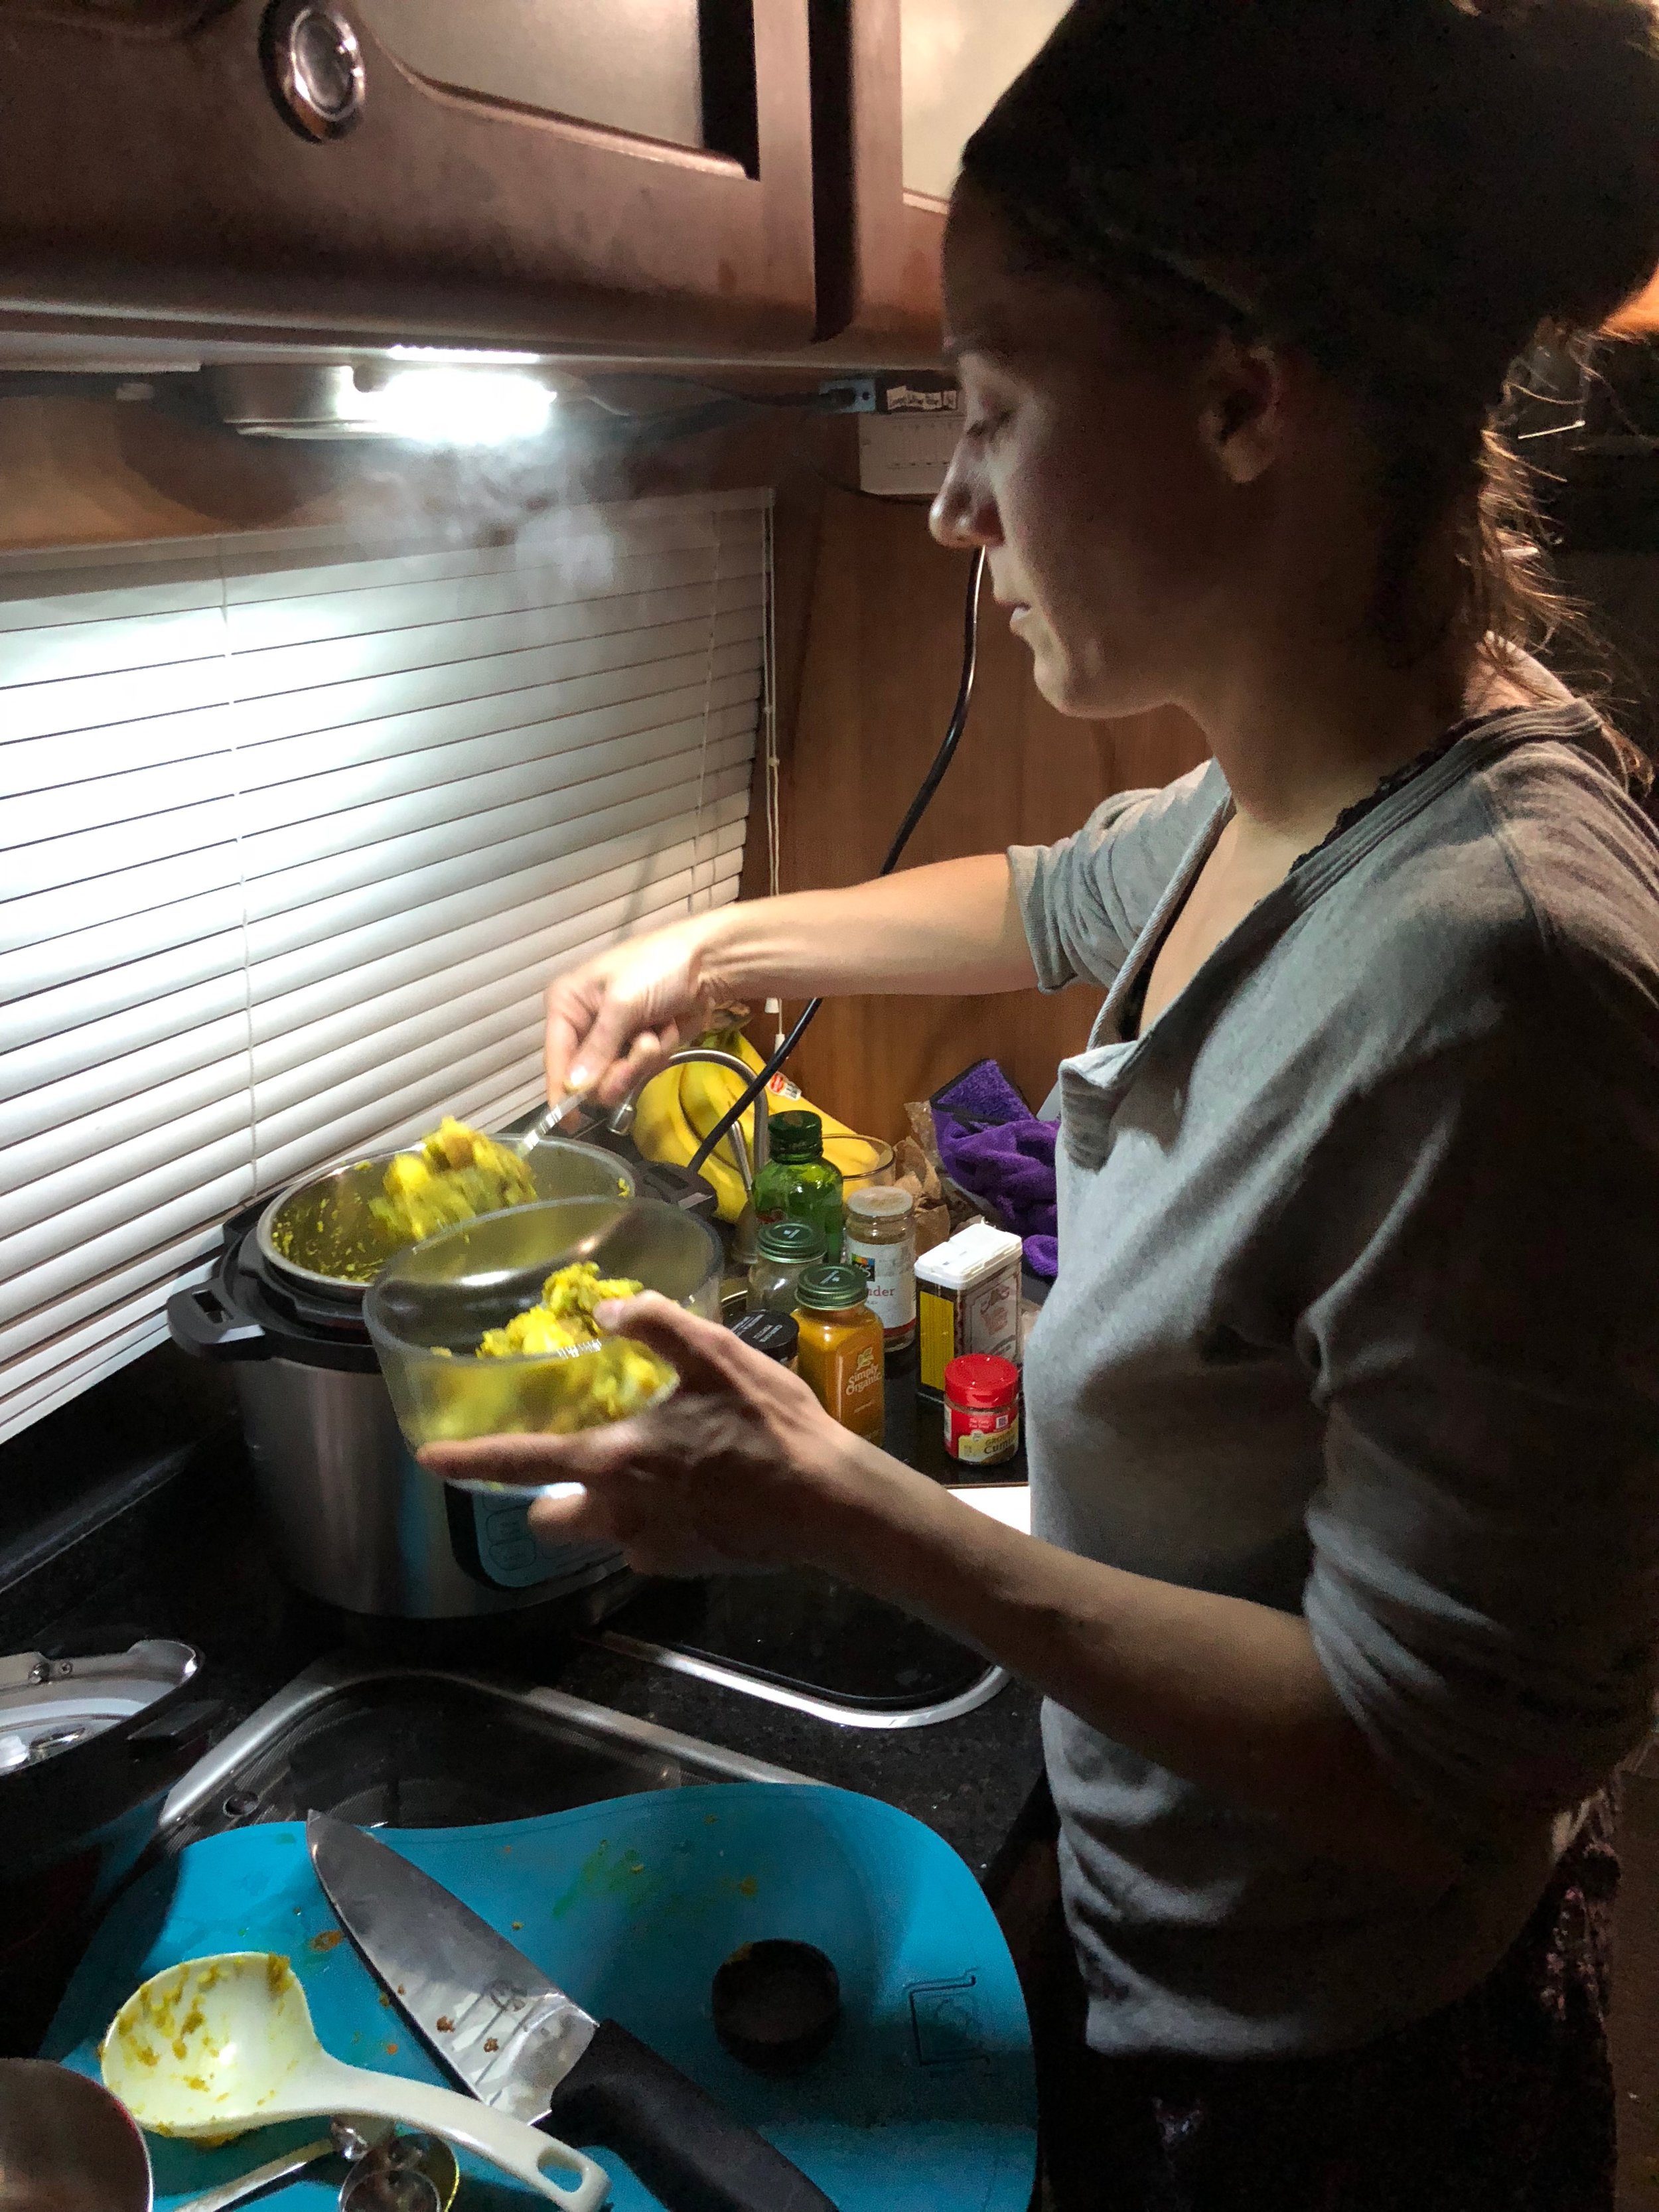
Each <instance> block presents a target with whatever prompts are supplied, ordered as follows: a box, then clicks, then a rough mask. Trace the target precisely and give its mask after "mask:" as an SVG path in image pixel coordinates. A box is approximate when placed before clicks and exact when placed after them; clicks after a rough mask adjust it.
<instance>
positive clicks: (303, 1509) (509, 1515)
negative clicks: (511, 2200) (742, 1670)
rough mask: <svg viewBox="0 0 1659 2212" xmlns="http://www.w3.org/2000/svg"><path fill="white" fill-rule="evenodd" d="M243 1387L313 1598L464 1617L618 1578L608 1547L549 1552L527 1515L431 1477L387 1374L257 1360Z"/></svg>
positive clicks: (249, 1424) (286, 1534)
mask: <svg viewBox="0 0 1659 2212" xmlns="http://www.w3.org/2000/svg"><path fill="white" fill-rule="evenodd" d="M370 1358H371V1361H372V1360H373V1353H372V1352H371V1354H370ZM236 1387H237V1394H238V1396H239V1397H240V1401H241V1409H242V1425H243V1430H244V1432H245V1435H246V1441H247V1449H248V1457H249V1459H250V1460H251V1461H252V1466H253V1474H254V1480H255V1483H256V1485H257V1486H258V1492H259V1499H260V1504H261V1505H262V1506H263V1508H264V1517H265V1522H266V1525H267V1527H268V1528H270V1534H271V1536H272V1538H273V1539H274V1541H275V1542H276V1549H277V1553H278V1556H279V1558H280V1559H281V1561H282V1565H283V1571H284V1573H285V1574H286V1575H287V1576H288V1578H289V1581H290V1582H292V1583H294V1584H295V1586H296V1587H297V1588H298V1589H302V1590H306V1591H307V1592H308V1593H309V1594H310V1595H312V1596H313V1597H319V1598H321V1599H323V1600H324V1601H325V1603H327V1604H329V1605H335V1606H339V1607H342V1608H343V1610H344V1611H345V1612H347V1613H376V1614H380V1615H383V1616H384V1615H393V1616H397V1617H398V1618H401V1619H404V1620H464V1619H468V1618H475V1617H477V1616H479V1615H482V1614H486V1613H510V1612H513V1611H516V1610H518V1609H520V1607H525V1606H530V1605H544V1604H546V1603H547V1602H548V1601H550V1600H552V1599H555V1598H569V1597H574V1596H575V1595H576V1594H577V1593H578V1592H584V1591H590V1590H592V1589H593V1588H594V1586H595V1585H596V1584H599V1583H604V1582H605V1581H606V1580H608V1579H609V1578H611V1577H621V1576H623V1565H622V1557H621V1554H620V1553H617V1552H616V1551H614V1550H612V1549H611V1547H609V1546H607V1545H603V1544H587V1545H580V1544H564V1545H561V1546H559V1547H556V1548H552V1549H544V1548H543V1547H541V1546H539V1545H538V1543H537V1542H536V1540H535V1539H534V1538H533V1537H532V1535H531V1534H530V1530H529V1526H528V1521H527V1514H528V1507H527V1505H526V1504H520V1503H517V1502H514V1501H513V1500H507V1501H506V1502H505V1503H502V1502H501V1501H499V1500H491V1499H486V1498H477V1497H472V1496H470V1495H467V1494H465V1493H463V1492H458V1491H454V1490H452V1489H450V1488H449V1487H448V1486H446V1485H445V1484H443V1483H441V1482H440V1481H439V1480H438V1479H437V1477H436V1476H435V1475H431V1474H428V1473H427V1471H426V1469H425V1468H423V1467H422V1466H420V1465H419V1463H418V1462H416V1460H415V1459H414V1458H413V1457H412V1456H411V1455H410V1451H409V1449H408V1447H407V1446H406V1445H405V1443H404V1440H403V1437H402V1435H401V1433H400V1432H399V1430H398V1421H397V1416H396V1415H395V1414H394V1413H393V1412H392V1400H391V1397H390V1396H389V1395H388V1394H387V1391H386V1383H385V1382H384V1381H383V1380H382V1378H381V1376H380V1370H379V1368H378V1366H375V1367H374V1369H373V1371H372V1372H368V1373H363V1372H356V1373H353V1372H351V1371H349V1370H342V1369H340V1368H337V1367H325V1366H319V1365H316V1364H313V1363H312V1362H311V1361H308V1360H306V1359H302V1358H301V1359H289V1358H271V1359H264V1360H256V1361H249V1362H246V1363H245V1364H240V1365H239V1366H238V1368H237V1370H236ZM626 1587H627V1584H626V1581H625V1579H624V1580H623V1583H622V1584H621V1586H620V1587H619V1589H618V1593H617V1595H618V1596H619V1597H620V1596H621V1595H623V1594H625V1589H626Z"/></svg>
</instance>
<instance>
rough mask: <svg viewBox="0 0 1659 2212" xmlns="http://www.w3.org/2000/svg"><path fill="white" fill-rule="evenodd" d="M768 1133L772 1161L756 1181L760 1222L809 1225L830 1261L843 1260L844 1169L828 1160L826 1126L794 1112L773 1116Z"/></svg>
mask: <svg viewBox="0 0 1659 2212" xmlns="http://www.w3.org/2000/svg"><path fill="white" fill-rule="evenodd" d="M769 1136H770V1141H771V1157H770V1158H769V1160H768V1161H767V1163H766V1165H765V1166H764V1167H763V1169H762V1170H761V1171H760V1173H759V1174H758V1175H757V1176H756V1177H755V1200H754V1202H755V1218H756V1219H757V1221H758V1222H759V1224H760V1225H761V1227H762V1228H763V1229H764V1228H765V1227H766V1226H767V1225H768V1224H769V1223H770V1222H774V1221H810V1222H811V1224H812V1225H813V1226H814V1227H815V1228H816V1229H817V1231H819V1232H820V1234H821V1235H822V1236H823V1257H824V1260H825V1261H826V1262H829V1263H833V1262H835V1261H838V1260H839V1259H840V1258H841V1253H842V1199H841V1170H840V1169H839V1168H835V1167H831V1166H830V1164H829V1161H828V1160H826V1159H825V1158H824V1157H823V1122H822V1121H820V1120H819V1119H818V1117H817V1115H816V1114H808V1113H805V1112H804V1111H799V1110H795V1109H791V1110H790V1111H789V1112H788V1113H785V1114H775V1115H773V1116H772V1121H771V1126H770V1130H769Z"/></svg>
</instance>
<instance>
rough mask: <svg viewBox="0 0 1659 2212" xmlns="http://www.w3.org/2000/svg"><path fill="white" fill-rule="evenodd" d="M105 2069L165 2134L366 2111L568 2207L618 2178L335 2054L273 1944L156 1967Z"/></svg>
mask: <svg viewBox="0 0 1659 2212" xmlns="http://www.w3.org/2000/svg"><path fill="white" fill-rule="evenodd" d="M103 2069H104V2086H105V2087H106V2089H108V2090H110V2091H111V2092H112V2093H113V2094H114V2095H115V2096H117V2097H118V2098H119V2099H120V2100H121V2102H122V2103H123V2104H124V2105H125V2106H126V2108H127V2110H128V2112H131V2115H132V2117H133V2118H134V2119H135V2120H137V2122H138V2124H139V2125H140V2126H141V2127H145V2128H149V2130H151V2132H152V2133H153V2134H155V2135H158V2136H194V2137H197V2139H206V2140H214V2139H223V2138H225V2137H228V2136H234V2135H240V2133H241V2132H242V2130H244V2129H245V2128H263V2127H269V2126H270V2125H272V2124H274V2123H275V2122H276V2121H278V2120H302V2119H313V2118H319V2117H321V2116H322V2115H324V2114H326V2113H333V2112H350V2113H352V2114H353V2115H354V2116H355V2115H356V2114H358V2113H363V2114H366V2115H368V2117H369V2118H374V2119H382V2120H396V2121H398V2122H399V2123H401V2124H403V2125H404V2126H405V2127H410V2128H424V2129H426V2130H428V2132H429V2133H431V2134H433V2135H436V2136H444V2137H445V2138H446V2139H447V2141H448V2142H455V2143H459V2144H460V2145H461V2146H462V2147H463V2148H464V2149H466V2150H470V2151H474V2152H476V2153H477V2155H478V2156H479V2157H480V2158H487V2159H488V2160H489V2161H490V2163H491V2165H492V2166H500V2167H501V2170H502V2172H505V2173H510V2174H512V2175H513V2177H514V2179H517V2180H520V2181H522V2182H523V2183H525V2184H526V2186H527V2187H529V2188H531V2189H533V2190H535V2191H538V2194H539V2195H541V2196H543V2197H547V2198H548V2199H549V2200H550V2202H551V2203H555V2204H559V2205H562V2206H563V2207H564V2212H598V2207H599V2205H601V2204H602V2203H604V2202H605V2196H606V2193H607V2192H608V2191H609V2189H610V2186H611V2184H610V2179H609V2177H608V2176H607V2174H606V2173H605V2169H604V2167H603V2166H596V2165H595V2164H594V2162H593V2160H592V2159H591V2158H586V2157H584V2156H583V2154H582V2153H581V2152H580V2151H579V2150H572V2149H571V2148H570V2147H569V2145H568V2144H567V2143H562V2142H558V2141H557V2140H556V2138H555V2137H553V2136H544V2135H541V2134H539V2133H538V2131H537V2130H535V2129H534V2128H531V2127H526V2125H525V2124H524V2122H523V2121H522V2120H513V2119H509V2118H507V2115H506V2114H505V2113H503V2112H495V2111H493V2110H492V2109H491V2107H490V2106H488V2105H481V2104H478V2103H477V2102H476V2101H475V2100H473V2099H472V2098H471V2097H463V2096H460V2095H458V2094H457V2093H456V2092H455V2091H454V2090H453V2089H434V2088H429V2087H428V2086H427V2085H426V2083H425V2082H423V2081H403V2080H402V2079H400V2078H399V2077H398V2076H397V2075H392V2074H369V2073H366V2072H365V2071H364V2070H363V2069H362V2068H361V2067H357V2066H346V2065H343V2064H342V2063H341V2062H340V2061H339V2060H338V2059H337V2058H331V2057H329V2055H328V2053H327V2051H325V2050H324V2049H323V2046H322V2045H321V2044H320V2043H319V2041H318V2040H317V2032H316V2030H315V2029H314V2028H313V2026H312V2024H311V2013H310V2010H309V2008H308V2007H307V2004H306V1998H305V1991H304V1990H302V1989H301V1986H300V1983H299V1980H298V1978H297V1977H296V1975H295V1972H294V1969H293V1968H292V1966H289V1962H288V1960H286V1959H284V1958H282V1957H280V1956H279V1955H278V1954H276V1953H275V1952H270V1951H228V1952H226V1953H224V1954H222V1956H220V1957H218V1958H215V1959H192V1960H190V1961H189V1962H188V1963H187V1964H186V1965H184V1966H169V1967H168V1968H167V1971H166V1972H164V1973H160V1974H154V1975H152V1976H151V1977H150V1978H149V1981H147V1982H146V1983H145V1984H143V1987H142V1988H141V1989H137V1990H134V1991H133V1993H132V1995H131V1996H130V1997H129V1998H128V1999H127V2001H126V2002H125V2004H124V2005H123V2006H122V2008H121V2009H120V2011H119V2012H118V2013H117V2014H116V2015H115V2018H114V2020H113V2021H112V2022H111V2023H110V2031H109V2033H108V2034H107V2035H106V2037H105V2039H104V2048H103ZM550 2169H552V2170H551V2171H550Z"/></svg>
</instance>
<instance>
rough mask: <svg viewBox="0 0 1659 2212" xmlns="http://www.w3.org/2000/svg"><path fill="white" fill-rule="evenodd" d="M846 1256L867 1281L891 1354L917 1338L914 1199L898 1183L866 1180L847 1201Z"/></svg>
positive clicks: (872, 1307) (870, 1301) (873, 1309)
mask: <svg viewBox="0 0 1659 2212" xmlns="http://www.w3.org/2000/svg"><path fill="white" fill-rule="evenodd" d="M847 1257H848V1260H849V1261H851V1262H852V1263H853V1265H854V1267H862V1268H863V1270H864V1272H865V1274H866V1276H867V1277H868V1279H869V1288H868V1289H867V1290H866V1292H865V1297H866V1302H867V1304H868V1305H869V1308H870V1310H871V1312H872V1314H874V1315H875V1316H876V1318H877V1320H878V1322H880V1323H881V1328H882V1334H883V1336H884V1339H885V1340H886V1344H887V1349H888V1350H889V1352H902V1351H903V1350H904V1349H905V1347H906V1346H908V1345H912V1344H914V1343H915V1340H916V1202H915V1199H914V1198H912V1197H911V1195H910V1194H909V1192H908V1190H900V1189H899V1188H897V1187H896V1185H894V1186H890V1187H888V1188H884V1187H883V1186H882V1185H881V1184H880V1183H866V1184H863V1185H862V1186H861V1187H860V1188H859V1189H857V1190H855V1191H852V1192H849V1193H848V1200H847Z"/></svg>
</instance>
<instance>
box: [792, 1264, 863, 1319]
mask: <svg viewBox="0 0 1659 2212" xmlns="http://www.w3.org/2000/svg"><path fill="white" fill-rule="evenodd" d="M869 1288H870V1278H869V1277H868V1276H867V1275H866V1273H865V1272H864V1270H863V1268H862V1267H805V1268H803V1269H802V1271H801V1279H800V1281H799V1285H797V1287H796V1291H795V1295H796V1297H798V1298H799V1300H800V1302H801V1304H802V1305H804V1306H805V1308H806V1310H807V1311H808V1312H809V1313H844V1312H846V1311H847V1310H848V1309H849V1308H850V1307H853V1306H861V1305H862V1304H864V1301H865V1298H866V1296H867V1294H868V1292H869Z"/></svg>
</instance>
